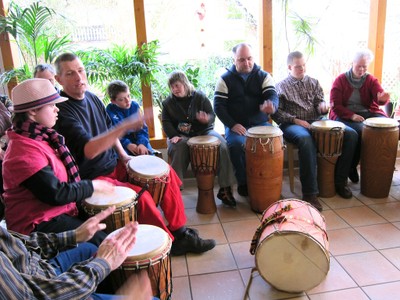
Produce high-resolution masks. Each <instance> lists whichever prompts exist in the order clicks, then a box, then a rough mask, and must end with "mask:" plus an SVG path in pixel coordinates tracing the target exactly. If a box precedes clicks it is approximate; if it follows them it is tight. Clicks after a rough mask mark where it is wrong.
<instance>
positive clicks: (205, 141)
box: [187, 135, 221, 146]
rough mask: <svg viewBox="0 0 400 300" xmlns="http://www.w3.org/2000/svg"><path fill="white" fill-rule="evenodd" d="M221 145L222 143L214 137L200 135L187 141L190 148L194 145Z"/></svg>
mask: <svg viewBox="0 0 400 300" xmlns="http://www.w3.org/2000/svg"><path fill="white" fill-rule="evenodd" d="M220 143H221V142H220V140H219V139H218V138H217V137H215V136H213V135H199V136H195V137H192V138H190V139H189V140H188V141H187V144H188V145H189V146H192V145H208V146H210V145H219V144H220Z"/></svg>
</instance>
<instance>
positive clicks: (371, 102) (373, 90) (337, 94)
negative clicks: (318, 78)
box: [329, 73, 386, 120]
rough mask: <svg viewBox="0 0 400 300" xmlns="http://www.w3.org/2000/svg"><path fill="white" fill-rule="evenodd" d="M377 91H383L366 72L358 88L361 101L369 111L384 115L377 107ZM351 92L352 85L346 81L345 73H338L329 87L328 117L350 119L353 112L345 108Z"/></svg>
mask: <svg viewBox="0 0 400 300" xmlns="http://www.w3.org/2000/svg"><path fill="white" fill-rule="evenodd" d="M378 92H383V88H382V87H381V85H380V84H379V82H378V79H376V78H375V77H374V76H372V75H370V74H368V75H367V78H366V79H365V82H364V84H363V85H362V86H361V88H360V96H361V103H362V104H363V105H364V106H365V107H366V108H368V110H369V111H370V112H371V113H379V114H382V115H384V116H386V114H385V112H384V111H383V110H381V109H380V108H379V104H378V99H377V94H378ZM352 93H353V87H352V86H351V85H350V83H349V82H348V80H347V78H346V75H345V74H344V73H343V74H341V75H339V76H338V77H337V78H336V79H335V81H334V82H333V85H332V89H331V95H330V103H331V109H330V112H329V118H330V119H332V120H336V119H337V118H341V119H351V117H352V115H354V112H352V111H351V110H350V109H348V108H347V104H348V102H349V98H350V96H351V94H352ZM381 105H382V104H381Z"/></svg>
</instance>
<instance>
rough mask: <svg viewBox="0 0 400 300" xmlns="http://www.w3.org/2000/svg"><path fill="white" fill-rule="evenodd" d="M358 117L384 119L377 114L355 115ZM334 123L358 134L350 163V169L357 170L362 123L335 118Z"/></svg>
mask: <svg viewBox="0 0 400 300" xmlns="http://www.w3.org/2000/svg"><path fill="white" fill-rule="evenodd" d="M357 114H358V115H360V116H362V117H363V118H364V119H368V118H386V117H385V116H384V115H381V114H377V113H370V112H368V113H357ZM336 121H340V122H342V123H344V124H346V125H347V126H349V127H351V128H353V129H354V130H355V131H356V132H357V134H358V140H357V146H356V149H355V152H354V156H353V159H352V162H351V168H357V166H358V163H359V162H360V157H361V135H362V129H363V127H364V123H363V122H353V121H350V120H344V119H341V118H337V119H336Z"/></svg>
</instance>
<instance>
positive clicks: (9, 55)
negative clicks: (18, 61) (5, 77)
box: [0, 0, 17, 95]
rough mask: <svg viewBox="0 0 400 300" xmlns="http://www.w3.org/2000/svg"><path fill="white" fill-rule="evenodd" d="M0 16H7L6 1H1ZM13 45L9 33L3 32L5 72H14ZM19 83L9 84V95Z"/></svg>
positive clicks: (0, 46) (1, 47)
mask: <svg viewBox="0 0 400 300" xmlns="http://www.w3.org/2000/svg"><path fill="white" fill-rule="evenodd" d="M0 15H1V16H3V17H4V16H5V15H6V9H5V7H4V1H3V0H0ZM13 48H14V47H12V45H11V43H10V36H9V34H8V33H6V32H3V33H1V34H0V50H1V57H2V60H3V66H4V70H7V71H9V70H12V69H14V59H13V53H14V51H15V49H13ZM16 85H17V83H16V82H15V81H11V82H9V83H8V85H7V88H8V95H11V90H12V89H13V87H15V86H16Z"/></svg>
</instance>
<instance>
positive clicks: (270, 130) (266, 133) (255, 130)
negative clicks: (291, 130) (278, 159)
mask: <svg viewBox="0 0 400 300" xmlns="http://www.w3.org/2000/svg"><path fill="white" fill-rule="evenodd" d="M281 135H283V132H282V130H280V129H279V128H278V127H275V126H255V127H251V128H249V129H248V130H247V132H246V136H248V137H255V138H263V137H265V138H268V137H276V136H281Z"/></svg>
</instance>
